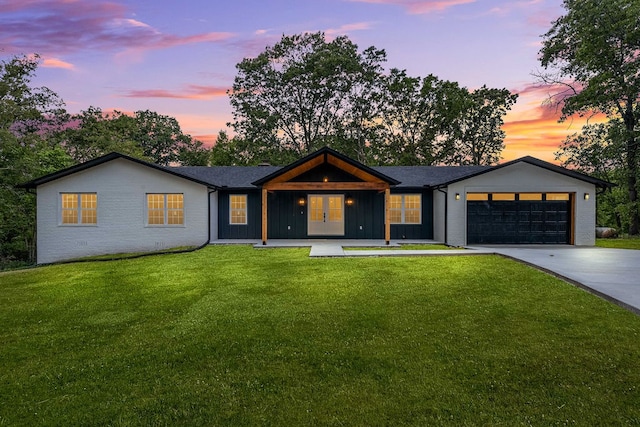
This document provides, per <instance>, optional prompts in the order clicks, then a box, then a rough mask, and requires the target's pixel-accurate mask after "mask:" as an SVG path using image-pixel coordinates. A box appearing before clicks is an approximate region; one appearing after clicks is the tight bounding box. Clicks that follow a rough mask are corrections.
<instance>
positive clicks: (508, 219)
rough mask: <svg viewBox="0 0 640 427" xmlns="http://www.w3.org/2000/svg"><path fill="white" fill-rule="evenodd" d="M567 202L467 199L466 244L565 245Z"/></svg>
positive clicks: (567, 235) (567, 227) (567, 236)
mask: <svg viewBox="0 0 640 427" xmlns="http://www.w3.org/2000/svg"><path fill="white" fill-rule="evenodd" d="M569 218H570V202H568V201H495V202H494V201H468V202H467V242H468V243H469V244H527V243H530V244H540V243H544V244H567V243H569V238H570V237H569V236H570V232H569V230H570V224H569Z"/></svg>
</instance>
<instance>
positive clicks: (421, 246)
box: [344, 243, 461, 251]
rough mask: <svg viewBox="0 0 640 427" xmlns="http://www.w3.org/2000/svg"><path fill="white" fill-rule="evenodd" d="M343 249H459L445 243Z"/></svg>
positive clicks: (346, 247) (349, 247)
mask: <svg viewBox="0 0 640 427" xmlns="http://www.w3.org/2000/svg"><path fill="white" fill-rule="evenodd" d="M344 249H345V250H348V251H385V250H386V251H409V250H418V251H429V250H431V251H442V250H449V249H461V248H456V247H452V246H447V245H440V244H435V243H434V244H402V243H401V244H400V246H345V247H344Z"/></svg>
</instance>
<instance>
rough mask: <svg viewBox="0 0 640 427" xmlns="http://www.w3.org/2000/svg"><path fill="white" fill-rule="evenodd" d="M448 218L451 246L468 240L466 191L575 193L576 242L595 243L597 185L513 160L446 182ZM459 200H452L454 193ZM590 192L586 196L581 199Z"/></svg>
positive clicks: (588, 244) (449, 242) (590, 244)
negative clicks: (504, 164) (479, 172)
mask: <svg viewBox="0 0 640 427" xmlns="http://www.w3.org/2000/svg"><path fill="white" fill-rule="evenodd" d="M447 192H448V195H447V203H448V207H447V210H448V222H447V243H448V244H450V245H454V246H464V245H466V244H467V216H466V215H467V202H466V199H465V194H466V193H468V192H479V193H495V192H511V193H525V192H538V193H551V192H559V193H575V195H576V197H575V222H574V223H573V224H572V226H573V230H574V236H575V244H576V245H578V246H593V245H595V226H596V189H595V186H594V185H593V184H589V183H587V182H584V181H580V180H578V179H575V178H571V177H568V176H566V175H562V174H558V173H555V172H552V171H550V170H547V169H543V168H540V167H537V166H534V165H530V164H528V163H515V164H512V165H510V166H506V167H504V168H500V169H497V170H495V171H491V172H487V173H485V174H482V175H479V176H476V177H473V178H469V179H466V180H463V181H459V182H456V183H454V184H451V185H449V187H448V189H447ZM456 193H459V194H460V200H455V194H456ZM584 193H589V195H590V198H589V200H584Z"/></svg>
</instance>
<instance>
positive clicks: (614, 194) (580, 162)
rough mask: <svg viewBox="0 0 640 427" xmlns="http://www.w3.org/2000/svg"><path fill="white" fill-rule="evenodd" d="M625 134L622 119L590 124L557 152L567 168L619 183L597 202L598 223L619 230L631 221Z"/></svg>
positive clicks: (571, 136)
mask: <svg viewBox="0 0 640 427" xmlns="http://www.w3.org/2000/svg"><path fill="white" fill-rule="evenodd" d="M623 134H624V125H623V124H622V123H620V122H619V121H615V120H612V121H610V122H608V123H597V124H587V125H585V126H583V127H582V131H581V132H580V133H575V134H573V135H570V136H568V137H567V138H566V139H565V140H564V141H563V142H562V145H561V146H560V148H559V149H558V151H557V152H556V153H555V156H556V160H560V161H562V165H563V166H565V167H569V168H573V169H576V170H578V171H580V172H583V173H586V174H589V175H593V176H595V177H597V178H600V179H602V180H605V181H609V182H613V183H616V184H618V186H617V187H614V188H612V189H611V191H607V192H605V193H602V194H600V196H599V198H598V203H597V221H598V224H600V225H605V226H613V227H617V228H618V229H620V228H621V227H622V224H628V223H629V212H630V209H629V208H630V206H629V203H628V200H627V197H625V194H628V190H627V188H626V186H627V183H626V180H625V169H626V163H627V162H626V154H625V144H624V139H623V138H622V137H621V136H622V135H623Z"/></svg>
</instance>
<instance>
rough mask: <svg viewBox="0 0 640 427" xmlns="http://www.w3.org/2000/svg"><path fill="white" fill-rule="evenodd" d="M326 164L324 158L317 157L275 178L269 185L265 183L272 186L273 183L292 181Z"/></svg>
mask: <svg viewBox="0 0 640 427" xmlns="http://www.w3.org/2000/svg"><path fill="white" fill-rule="evenodd" d="M323 163H324V156H317V157H314V158H313V159H311V160H309V161H308V162H305V163H303V164H301V165H299V166H297V167H295V168H293V169H291V170H290V171H287V172H285V173H283V174H282V175H280V176H277V177H275V178H273V179H272V180H271V181H269V182H268V183H265V185H268V184H271V183H274V184H275V183H278V182H287V181H290V180H292V179H293V178H295V177H297V176H300V175H302V174H303V173H305V172H307V171H310V170H311V169H313V168H315V167H316V166H319V165H321V164H323Z"/></svg>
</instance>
